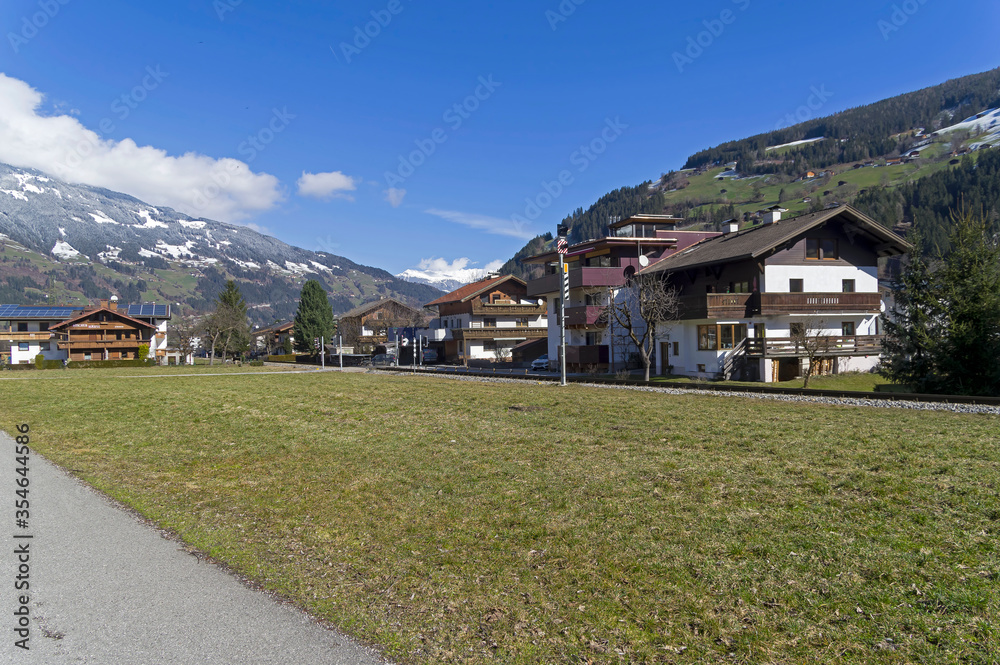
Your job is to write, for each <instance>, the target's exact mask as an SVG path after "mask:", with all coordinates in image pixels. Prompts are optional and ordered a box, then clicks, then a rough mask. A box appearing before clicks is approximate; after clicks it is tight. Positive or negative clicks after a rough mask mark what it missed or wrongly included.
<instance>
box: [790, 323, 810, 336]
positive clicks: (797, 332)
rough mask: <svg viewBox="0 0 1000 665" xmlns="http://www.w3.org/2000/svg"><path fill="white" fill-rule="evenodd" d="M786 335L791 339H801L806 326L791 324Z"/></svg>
mask: <svg viewBox="0 0 1000 665" xmlns="http://www.w3.org/2000/svg"><path fill="white" fill-rule="evenodd" d="M788 333H789V334H790V335H791V336H792V337H802V336H803V335H805V334H806V324H804V323H791V324H789V326H788Z"/></svg>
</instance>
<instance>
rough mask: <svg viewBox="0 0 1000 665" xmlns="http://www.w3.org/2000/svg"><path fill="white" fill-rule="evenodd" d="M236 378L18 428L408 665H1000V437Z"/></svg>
mask: <svg viewBox="0 0 1000 665" xmlns="http://www.w3.org/2000/svg"><path fill="white" fill-rule="evenodd" d="M210 369H218V368H199V371H200V372H202V375H200V376H188V377H185V376H181V375H180V374H181V373H180V372H177V371H169V372H168V371H165V370H163V369H134V370H81V371H76V372H72V371H64V372H60V371H53V372H39V373H37V375H35V374H34V373H27V372H26V373H25V374H32V376H30V377H25V378H21V377H19V379H20V380H15V381H6V380H0V399H2V402H3V405H4V409H3V411H2V414H0V426H2V428H3V429H4V430H5V431H7V432H11V431H12V429H13V427H14V426H15V424H17V423H29V424H30V425H31V433H32V442H33V445H34V447H35V450H36V451H37V452H39V453H42V454H44V455H45V456H46V457H48V458H49V459H51V460H53V461H55V462H56V463H58V464H61V465H62V466H64V467H66V468H68V469H71V470H72V472H73V473H74V474H77V475H79V476H80V477H82V478H83V479H85V480H86V481H88V482H90V483H91V484H93V485H94V486H96V487H98V488H100V489H102V490H104V491H105V492H107V493H108V494H110V495H112V496H114V497H116V498H118V499H120V500H121V501H124V502H125V503H127V504H129V505H131V506H134V507H135V508H136V509H138V510H139V511H140V512H142V513H143V514H144V515H146V516H148V517H150V518H151V519H153V520H154V521H156V522H157V523H158V524H160V525H161V526H164V527H167V528H169V529H173V530H174V531H176V532H177V533H178V534H179V535H180V536H181V537H183V538H184V539H185V540H186V541H187V542H188V543H190V544H191V545H193V546H194V547H196V548H198V549H201V550H203V551H205V552H207V553H209V554H211V555H212V556H214V557H216V558H218V559H220V560H222V561H224V562H226V563H227V564H229V565H230V566H232V568H234V569H235V570H237V571H239V572H240V573H243V574H245V575H247V576H249V577H250V578H252V579H254V580H256V581H258V582H260V583H261V584H262V585H263V586H265V587H266V588H268V589H271V590H273V591H275V592H277V593H280V594H283V595H285V596H287V597H288V598H290V599H292V600H293V601H294V602H296V603H297V604H299V605H301V606H302V607H305V608H307V609H308V610H309V611H311V612H313V613H315V614H316V615H318V616H321V617H323V618H325V619H328V620H330V621H331V622H333V623H334V624H335V625H337V626H340V627H342V628H343V629H344V630H346V631H347V632H349V633H351V634H353V635H356V636H358V637H360V638H361V639H364V640H367V641H369V642H372V643H375V644H377V645H381V646H383V647H384V649H385V652H386V654H387V655H389V656H391V657H392V658H394V659H397V660H398V661H401V662H407V663H410V662H412V663H442V662H473V663H486V662H504V663H555V662H559V663H564V662H584V663H586V662H629V663H666V662H671V663H702V662H704V663H708V662H711V663H715V662H727V663H991V662H992V663H995V662H997V654H998V653H1000V626H998V616H1000V584H998V582H1000V545H998V540H997V530H998V527H1000V502H998V500H997V493H998V489H1000V445H998V441H1000V418H997V417H993V416H983V415H964V414H955V413H936V412H919V411H908V410H902V409H900V410H876V409H861V408H849V407H833V406H820V405H815V404H801V403H781V402H769V401H761V400H750V399H741V398H734V397H730V396H722V397H703V396H666V395H658V394H648V393H641V392H632V391H623V390H608V389H597V388H587V387H584V386H569V387H566V388H559V387H558V386H555V385H552V384H532V383H525V384H513V385H511V384H485V383H475V382H460V381H454V380H448V379H442V378H433V377H421V376H382V375H370V374H338V373H311V374H286V375H283V374H278V373H273V374H269V375H252V374H249V373H248V372H247V371H246V368H243V371H240V370H239V369H236V368H233V369H228V370H227V371H228V372H229V374H227V375H226V376H208V375H207V374H208V370H210ZM153 376H156V377H162V378H155V379H154V378H147V377H153ZM41 377H45V378H41Z"/></svg>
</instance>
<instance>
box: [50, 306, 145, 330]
mask: <svg viewBox="0 0 1000 665" xmlns="http://www.w3.org/2000/svg"><path fill="white" fill-rule="evenodd" d="M101 312H107V313H108V314H111V315H112V316H114V317H115V318H118V319H121V320H123V321H127V322H129V323H132V324H134V325H135V326H136V327H139V328H150V329H152V330H155V329H156V326H154V325H152V324H150V323H146V322H145V321H140V320H139V319H133V318H132V317H131V316H128V315H127V314H122V313H121V312H119V311H116V310H113V309H110V308H108V307H100V308H98V309H89V310H86V311H83V312H80V313H79V314H77V315H76V316H74V317H72V318H70V319H66V320H65V321H62V322H60V323H57V324H56V325H54V326H51V327H50V328H49V329H50V330H58V329H60V328H68V327H69V326H71V325H73V324H74V323H76V322H77V321H80V320H82V319H86V318H89V317H91V316H93V315H94V314H100V313H101Z"/></svg>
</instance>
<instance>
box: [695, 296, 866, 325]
mask: <svg viewBox="0 0 1000 665" xmlns="http://www.w3.org/2000/svg"><path fill="white" fill-rule="evenodd" d="M881 311H882V298H881V296H880V295H879V294H878V293H709V294H707V295H704V296H684V297H682V298H681V318H682V319H689V320H690V319H743V318H749V317H751V316H758V315H762V316H768V315H771V316H775V315H781V314H821V313H831V314H834V313H842V314H847V313H852V314H854V313H863V314H878V313H879V312H881Z"/></svg>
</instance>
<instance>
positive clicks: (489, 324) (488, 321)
mask: <svg viewBox="0 0 1000 665" xmlns="http://www.w3.org/2000/svg"><path fill="white" fill-rule="evenodd" d="M483 327H484V328H496V327H497V319H496V317H495V316H494V317H486V318H485V319H483Z"/></svg>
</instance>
